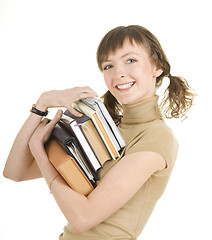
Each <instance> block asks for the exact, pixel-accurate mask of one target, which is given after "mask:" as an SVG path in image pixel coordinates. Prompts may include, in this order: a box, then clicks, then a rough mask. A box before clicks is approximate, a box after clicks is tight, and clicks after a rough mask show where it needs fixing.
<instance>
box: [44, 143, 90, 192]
mask: <svg viewBox="0 0 212 240" xmlns="http://www.w3.org/2000/svg"><path fill="white" fill-rule="evenodd" d="M46 152H47V155H48V158H49V161H50V162H51V163H52V165H53V166H54V167H55V168H56V170H57V171H58V172H59V173H60V175H61V176H62V177H63V178H64V180H65V181H66V182H67V184H68V185H69V186H70V187H71V188H72V189H73V190H74V191H76V192H78V193H80V194H82V195H85V196H87V195H88V194H89V193H90V192H91V191H92V190H93V189H94V186H93V184H91V182H90V181H89V180H88V178H87V176H86V175H85V174H84V172H83V171H82V170H81V168H80V167H79V165H78V164H77V163H76V161H75V160H74V158H72V157H71V156H70V155H69V154H68V153H67V152H66V151H65V150H64V149H63V148H62V147H61V145H60V144H59V143H58V142H57V141H56V140H54V139H50V140H49V141H48V142H47V144H46Z"/></svg>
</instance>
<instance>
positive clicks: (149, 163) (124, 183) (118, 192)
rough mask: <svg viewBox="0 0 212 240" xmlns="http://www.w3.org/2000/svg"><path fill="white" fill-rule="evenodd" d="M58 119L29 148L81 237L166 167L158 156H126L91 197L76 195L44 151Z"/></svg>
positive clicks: (35, 136) (39, 131) (41, 129)
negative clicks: (81, 234)
mask: <svg viewBox="0 0 212 240" xmlns="http://www.w3.org/2000/svg"><path fill="white" fill-rule="evenodd" d="M58 114H59V113H58ZM57 119H58V116H56V118H55V119H54V120H53V121H52V122H50V123H48V124H47V122H46V121H44V122H43V123H42V124H40V126H39V127H38V128H37V130H36V132H35V133H34V134H33V136H32V138H31V140H30V143H29V145H30V148H31V151H32V154H33V155H34V157H35V159H36V161H37V164H38V166H39V168H40V170H41V172H42V175H43V176H44V178H45V180H46V182H47V184H48V186H49V185H50V184H51V192H52V194H53V195H54V197H55V200H56V201H57V203H58V205H59V207H60V209H61V211H62V212H63V214H64V216H65V217H66V219H67V220H68V222H69V223H70V224H71V225H72V227H73V229H74V230H75V231H76V232H78V233H80V232H84V231H86V230H88V229H90V228H92V227H94V226H96V225H97V224H99V223H101V222H102V221H104V220H105V219H106V218H108V217H109V216H110V215H111V214H113V213H114V212H115V211H117V210H118V209H119V208H121V207H122V206H123V205H124V204H125V203H126V202H127V201H128V200H129V199H130V198H131V197H132V196H133V195H134V194H135V193H136V192H137V191H138V189H139V188H140V187H141V186H142V185H143V184H144V183H145V181H146V180H147V179H148V178H149V177H150V176H151V175H152V174H153V173H154V172H155V171H157V170H162V169H163V168H165V166H166V164H165V160H164V158H163V157H162V156H161V155H159V154H158V153H154V152H137V153H132V154H129V155H126V156H125V157H123V158H122V159H121V160H120V161H119V162H118V163H117V164H116V165H115V166H113V168H112V169H110V170H109V172H108V173H107V174H106V175H105V176H104V178H103V179H102V180H101V182H100V183H99V185H98V186H97V187H96V188H95V189H94V190H93V191H92V192H91V193H90V194H89V195H88V197H85V196H83V195H81V194H79V193H77V192H75V191H73V190H72V189H71V188H70V187H69V186H68V185H67V184H66V183H65V181H64V180H63V179H62V177H60V176H58V177H56V178H55V176H57V175H58V173H57V171H56V170H55V169H54V167H53V166H52V165H51V163H50V162H49V160H48V157H47V155H46V152H45V149H44V147H43V144H44V143H45V141H46V140H47V138H48V136H49V132H51V130H52V128H53V127H54V125H55V124H56V122H57ZM53 179H54V180H53ZM52 180H53V182H52Z"/></svg>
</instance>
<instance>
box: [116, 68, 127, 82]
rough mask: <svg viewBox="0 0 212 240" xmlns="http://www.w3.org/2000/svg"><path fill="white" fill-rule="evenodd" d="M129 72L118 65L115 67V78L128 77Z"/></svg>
mask: <svg viewBox="0 0 212 240" xmlns="http://www.w3.org/2000/svg"><path fill="white" fill-rule="evenodd" d="M126 75H127V73H126V71H125V69H124V67H122V66H119V67H116V69H115V78H116V79H122V78H124V77H126Z"/></svg>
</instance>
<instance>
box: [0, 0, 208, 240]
mask: <svg viewBox="0 0 212 240" xmlns="http://www.w3.org/2000/svg"><path fill="white" fill-rule="evenodd" d="M210 9H211V3H210V1H209V0H208V1H207V0H202V1H196V0H178V1H170V0H166V1H165V0H160V1H157V0H155V1H153V0H152V1H151V0H148V1H147V0H146V1H142V0H135V1H133V0H132V1H125V0H117V1H116V0H108V1H99V0H98V1H97V0H93V1H92V0H90V1H86V0H81V1H70V0H69V1H68V0H61V1H57V0H36V1H34V0H0V84H1V85H0V91H1V93H0V106H1V108H0V114H1V117H0V121H1V123H0V133H1V134H0V149H1V151H0V171H1V174H0V194H1V195H0V239H2V240H13V239H17V240H29V239H30V240H37V239H39V240H47V239H48V240H50V239H51V240H56V239H58V235H59V234H60V233H61V232H62V229H63V226H64V225H65V224H66V220H65V218H64V217H63V215H62V214H61V213H60V210H59V208H58V207H57V205H56V203H55V202H54V199H53V198H52V196H51V195H50V194H49V190H48V188H47V186H46V185H45V182H44V181H43V180H36V181H28V182H22V183H14V182H12V181H10V180H8V179H5V178H3V175H2V172H3V168H4V164H5V162H6V159H7V155H8V153H9V150H10V148H11V145H12V142H13V140H14V138H15V136H16V134H17V132H18V130H19V129H20V127H21V125H22V124H23V122H24V121H25V119H26V118H27V116H28V115H29V110H30V108H31V106H32V104H33V103H35V102H36V100H37V98H38V97H39V95H40V94H41V93H42V92H43V91H46V90H51V89H64V88H69V87H73V86H84V85H89V86H90V87H91V88H93V89H94V90H95V91H97V92H98V93H99V95H101V94H102V93H104V92H105V90H106V87H105V85H104V82H103V78H102V76H101V73H100V72H99V70H98V68H97V65H96V60H95V53H96V48H97V46H98V43H99V41H100V40H101V38H102V37H103V35H104V34H105V33H106V32H107V31H109V30H110V29H111V28H114V27H116V26H119V25H129V24H139V25H143V26H145V27H147V28H148V29H149V30H150V31H152V32H153V33H154V34H155V35H156V36H157V38H158V39H159V41H160V42H161V44H162V46H163V48H164V50H165V52H166V54H167V56H168V58H169V60H170V63H171V66H172V70H171V74H172V75H181V76H184V77H185V78H187V80H188V82H189V83H190V85H191V86H192V87H193V88H194V89H195V90H196V91H197V93H198V95H199V97H198V98H197V100H196V106H195V107H194V108H193V109H192V110H191V112H190V114H189V117H188V119H187V120H185V121H184V122H181V121H179V120H169V121H167V123H168V124H169V125H170V126H172V127H173V130H174V131H175V134H176V136H177V137H178V139H179V142H180V152H179V156H178V160H177V163H176V166H175V169H174V171H173V175H172V177H171V180H170V182H169V184H168V187H167V189H166V192H165V194H164V195H163V197H162V198H161V199H160V201H159V202H158V204H157V206H156V209H155V211H154V213H153V214H152V216H151V218H150V220H149V222H148V223H147V225H146V227H145V229H144V231H143V233H142V234H141V236H140V237H139V239H140V240H141V239H142V240H152V239H156V238H157V239H158V238H159V239H162V238H163V240H169V239H172V240H178V239H194V240H197V239H204V240H207V239H212V233H211V215H212V207H211V203H212V194H211V189H212V188H211V183H212V181H211V180H212V179H211V167H212V158H211V151H210V149H211V134H212V128H211V116H212V114H211V104H210V96H211V95H210V92H211V86H212V84H211V81H212V79H211V54H212V49H211V42H212V35H211V22H212V18H211V11H210ZM160 92H161V91H160ZM53 113H54V111H53V110H52V111H51V114H52V115H53Z"/></svg>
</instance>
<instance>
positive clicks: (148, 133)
mask: <svg viewBox="0 0 212 240" xmlns="http://www.w3.org/2000/svg"><path fill="white" fill-rule="evenodd" d="M141 151H151V152H156V153H158V154H160V155H161V156H162V157H163V158H164V160H165V161H166V169H167V170H170V169H172V167H173V165H174V163H175V160H176V158H177V152H178V142H177V140H176V138H175V136H174V134H173V132H172V130H171V129H170V128H169V127H167V126H166V125H163V126H155V127H153V128H147V129H145V131H143V132H141V133H140V134H138V136H137V137H136V138H135V139H134V140H133V142H132V143H131V144H129V146H128V148H127V149H126V152H125V154H129V153H134V152H141Z"/></svg>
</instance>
